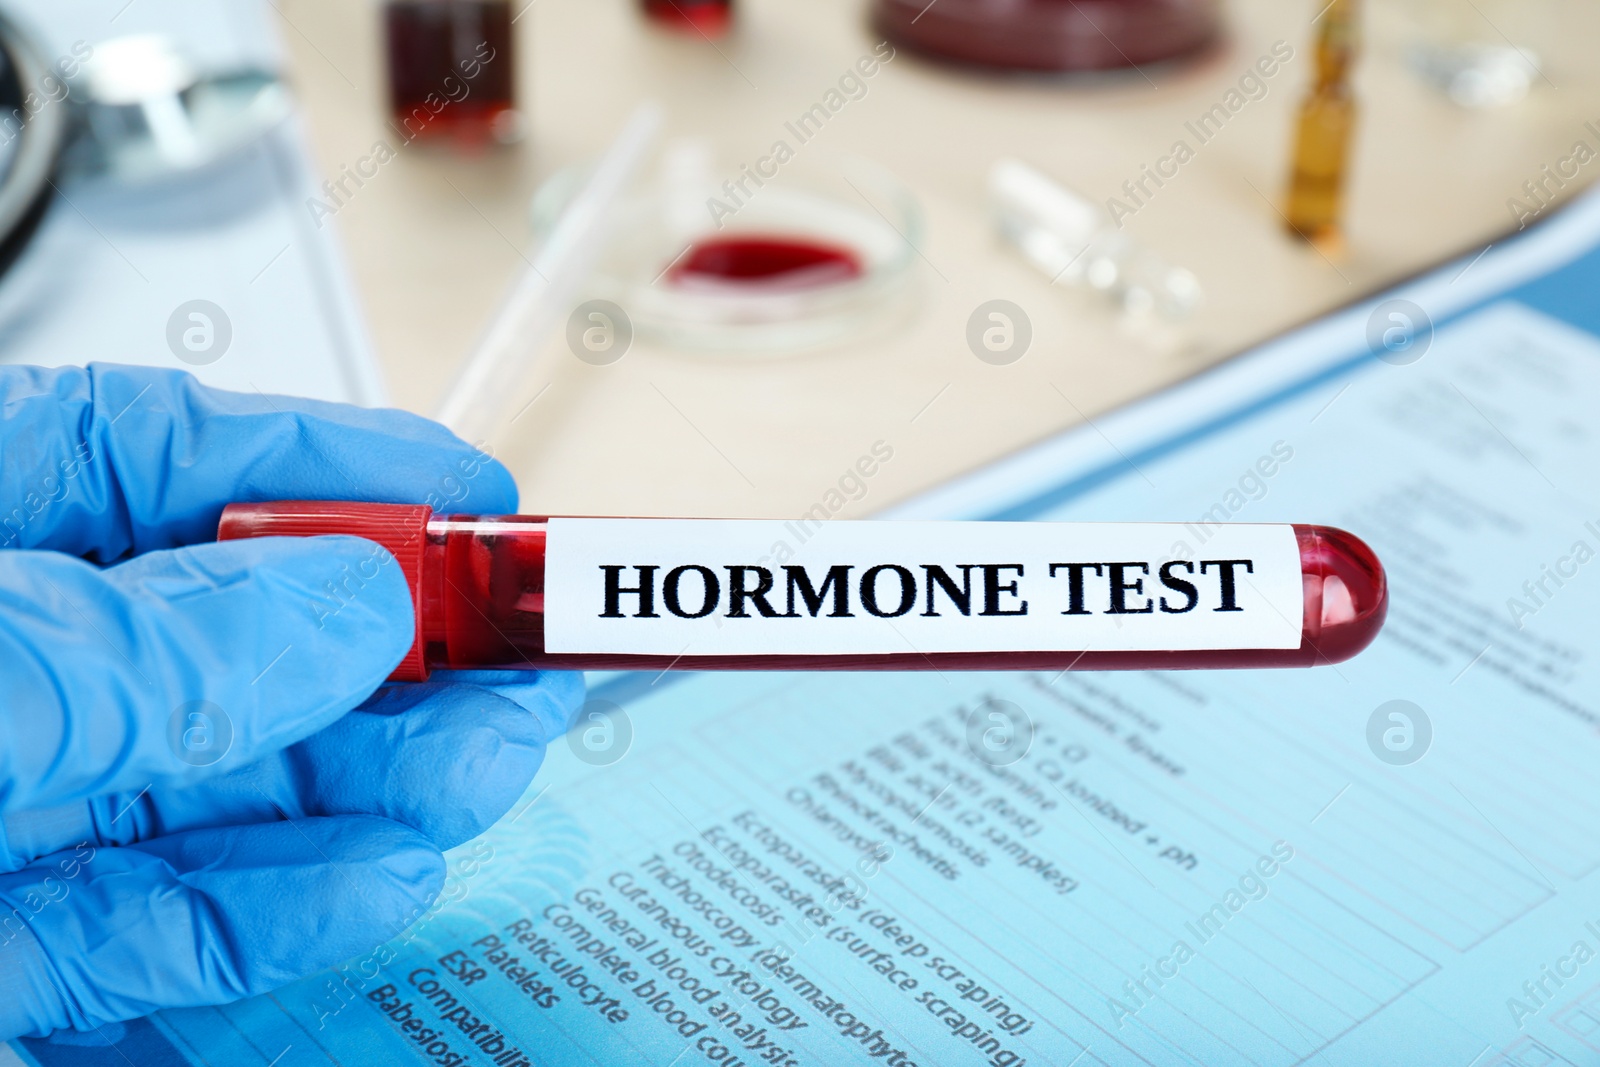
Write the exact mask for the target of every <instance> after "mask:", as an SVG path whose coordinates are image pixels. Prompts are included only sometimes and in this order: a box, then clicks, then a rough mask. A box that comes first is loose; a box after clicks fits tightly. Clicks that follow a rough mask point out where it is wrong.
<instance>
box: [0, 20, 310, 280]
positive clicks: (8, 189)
mask: <svg viewBox="0 0 1600 1067" xmlns="http://www.w3.org/2000/svg"><path fill="white" fill-rule="evenodd" d="M290 110H291V103H290V100H289V93H288V90H287V89H286V88H285V87H284V85H283V82H282V81H281V80H280V79H279V78H278V76H277V75H276V74H275V73H273V72H272V71H268V70H262V69H256V68H245V69H236V70H224V71H207V70H204V69H202V68H201V67H200V65H199V64H197V63H196V62H195V61H194V60H193V59H192V58H190V57H189V56H188V55H187V54H186V53H185V52H184V51H183V49H182V48H181V47H180V46H179V45H178V43H177V42H175V41H174V40H172V39H171V38H168V37H164V36H161V35H158V34H140V35H136V36H129V37H120V38H114V39H112V40H109V41H102V42H100V43H98V44H94V45H92V46H82V45H80V46H77V47H75V48H74V50H73V55H72V56H71V57H70V62H68V61H67V59H66V58H65V57H64V59H63V61H62V62H59V63H56V64H52V63H51V62H50V61H49V60H48V59H47V58H46V50H45V48H43V47H42V46H41V44H40V41H39V38H38V37H37V36H36V35H35V34H33V33H31V32H30V31H29V30H28V29H26V28H25V27H24V26H22V25H21V24H19V23H18V22H17V21H16V20H15V19H14V18H11V17H8V16H6V15H5V14H0V271H3V270H4V269H5V268H7V267H9V266H10V265H11V263H12V262H13V261H14V260H15V259H16V257H17V256H18V255H19V254H20V253H21V251H22V249H23V247H24V246H25V245H26V244H27V242H28V239H29V238H30V237H31V236H32V234H33V231H34V229H35V228H36V227H37V225H38V222H39V220H40V219H41V218H42V217H43V216H44V213H45V210H46V208H47V207H48V205H49V203H50V199H51V196H52V194H53V193H54V192H55V186H56V183H57V179H58V177H59V176H70V177H74V178H77V177H102V178H106V179H110V180H114V181H119V182H126V183H132V184H149V183H152V182H157V181H160V180H161V179H164V178H170V177H175V176H179V175H184V174H191V173H194V172H195V171H198V170H201V169H203V168H205V167H208V166H210V165H212V164H215V163H219V162H222V161H224V160H226V159H228V158H230V157H232V156H234V155H235V154H237V153H238V152H239V151H241V150H242V149H244V148H247V147H248V146H250V145H251V144H253V143H255V142H256V141H257V140H258V139H260V138H261V137H262V136H263V135H264V134H266V133H267V132H268V131H270V130H271V129H273V128H274V127H275V126H277V125H278V124H279V123H281V122H282V121H283V120H284V119H286V118H287V117H288V115H289V113H290Z"/></svg>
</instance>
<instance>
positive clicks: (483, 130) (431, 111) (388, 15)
mask: <svg viewBox="0 0 1600 1067" xmlns="http://www.w3.org/2000/svg"><path fill="white" fill-rule="evenodd" d="M383 14H384V38H385V45H386V50H387V58H388V67H389V110H390V115H391V118H392V121H393V124H394V126H395V127H396V129H397V130H398V131H399V133H400V134H401V136H402V137H404V138H405V140H406V141H407V142H410V141H414V140H418V139H430V140H432V139H440V138H446V137H448V138H451V139H454V140H456V141H457V142H460V143H464V144H468V145H478V144H486V143H489V142H495V141H498V142H501V143H505V142H510V141H514V140H516V139H517V138H518V137H519V136H520V134H521V127H522V120H521V115H520V114H519V113H518V112H517V110H516V91H515V90H516V74H515V69H516V62H515V50H514V47H513V41H512V29H511V24H512V21H513V19H514V16H513V14H512V10H511V3H510V2H509V0H389V2H388V3H386V4H385V5H384V12H383Z"/></svg>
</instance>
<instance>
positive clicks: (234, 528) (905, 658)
mask: <svg viewBox="0 0 1600 1067" xmlns="http://www.w3.org/2000/svg"><path fill="white" fill-rule="evenodd" d="M317 534H352V535H357V536H361V537H366V538H369V539H371V540H373V541H376V542H378V543H379V544H381V545H382V546H383V547H385V548H387V549H388V550H389V552H390V553H392V554H393V556H394V558H395V560H396V561H398V565H399V566H400V568H401V569H402V571H403V572H404V574H405V577H406V579H407V581H408V582H409V584H410V586H411V592H412V602H413V607H414V609H415V615H416V627H417V633H416V641H415V643H414V645H413V647H412V649H411V651H410V653H409V654H408V656H407V657H406V659H405V660H404V661H403V662H402V663H401V664H400V666H399V667H398V668H397V669H396V671H395V673H394V675H393V677H394V678H395V679H396V680H401V681H414V680H419V679H423V678H426V677H427V675H428V672H429V671H430V670H433V669H446V668H570V669H580V670H585V669H587V670H632V669H640V670H670V669H679V670H912V671H914V670H930V669H931V670H984V671H991V670H1174V669H1219V668H1254V667H1312V666H1317V665H1320V664H1327V663H1337V662H1340V661H1342V660H1345V659H1349V658H1350V657H1351V656H1354V655H1355V654H1356V653H1358V652H1360V651H1361V650H1362V649H1364V648H1366V647H1367V645H1369V644H1370V643H1371V642H1372V640H1373V639H1374V638H1375V637H1376V636H1377V634H1378V630H1379V628H1380V627H1381V626H1382V625H1383V620H1384V616H1385V614H1386V612H1387V609H1388V587H1387V582H1386V579H1385V576H1384V571H1383V567H1382V565H1381V564H1379V562H1378V559H1377V557H1376V556H1375V555H1374V554H1373V552H1372V550H1371V549H1370V548H1368V547H1367V545H1366V544H1365V543H1363V542H1362V541H1361V540H1359V539H1358V538H1356V537H1355V536H1353V535H1351V534H1349V533H1346V532H1344V531H1343V530H1337V529H1333V528H1331V527H1326V526H1301V525H1296V526H1289V525H1265V524H1262V525H1256V524H1225V525H1221V526H1215V527H1210V528H1208V531H1207V538H1206V540H1205V542H1204V544H1203V545H1196V546H1194V548H1193V549H1191V546H1190V545H1189V544H1188V543H1186V541H1185V539H1186V538H1189V539H1191V540H1196V539H1193V538H1192V535H1191V534H1190V533H1189V528H1188V527H1186V526H1183V525H1180V524H1169V523H1048V522H1046V523H990V522H842V521H830V522H821V521H816V522H806V521H805V520H795V521H791V522H784V521H780V520H742V519H580V518H570V519H568V518H542V517H536V516H528V515H477V516H470V515H449V516H441V515H435V514H433V512H432V510H431V509H430V508H428V507H426V506H412V505H393V504H364V503H340V502H327V501H284V502H278V503H266V504H233V505H230V506H229V507H228V508H227V509H226V510H225V511H224V512H223V515H222V521H221V524H220V526H219V529H218V538H219V539H220V540H230V539H234V538H240V537H263V536H310V535H317ZM386 565H392V561H390V560H389V559H388V558H387V557H375V560H374V563H373V564H372V573H371V574H364V575H355V576H349V577H350V579H351V580H342V581H335V582H333V583H332V587H331V589H330V597H332V598H334V599H338V598H339V597H342V596H349V595H359V593H358V592H352V590H357V589H359V585H360V583H361V582H362V581H365V580H370V579H372V578H373V577H375V576H376V573H377V569H378V568H380V567H382V566H386Z"/></svg>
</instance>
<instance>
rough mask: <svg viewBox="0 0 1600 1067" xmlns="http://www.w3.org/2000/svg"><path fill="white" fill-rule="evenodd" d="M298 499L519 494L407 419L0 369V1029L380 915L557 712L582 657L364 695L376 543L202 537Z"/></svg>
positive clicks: (501, 505) (386, 586)
mask: <svg viewBox="0 0 1600 1067" xmlns="http://www.w3.org/2000/svg"><path fill="white" fill-rule="evenodd" d="M297 498H298V499H370V500H376V501H387V502H397V503H433V504H435V505H436V506H443V507H447V508H448V509H450V510H460V511H467V510H470V511H476V512H486V513H497V512H511V511H514V510H515V509H516V488H515V486H514V485H513V483H512V480H511V477H510V475H509V474H507V472H506V471H505V469H504V468H503V467H501V466H500V465H499V464H498V463H496V462H494V461H492V460H489V459H487V458H486V457H484V456H482V455H481V454H479V453H477V452H475V451H474V450H473V449H471V448H469V447H468V446H466V445H465V444H463V443H462V442H460V441H458V440H457V439H455V438H454V437H453V436H451V435H450V434H449V433H448V432H446V431H445V430H443V429H442V428H440V427H439V426H437V425H435V424H433V423H430V422H427V421H425V420H423V419H420V418H416V417H414V416H411V415H406V414H404V413H401V412H395V411H365V410H360V409H356V408H348V407H343V406H339V405H334V404H320V403H314V402H308V401H301V400H288V399H284V398H279V397H266V396H260V395H255V396H247V395H238V394H229V393H221V392H213V391H210V390H207V389H204V388H202V387H201V386H200V385H198V384H197V383H196V382H195V381H194V380H193V379H192V378H190V377H189V376H188V375H185V374H180V373H172V372H163V371H153V370H142V369H135V368H127V367H113V366H95V367H91V368H90V369H89V370H87V371H84V370H79V369H64V370H59V371H46V370H38V369H33V368H21V367H8V368H0V545H3V546H4V548H3V549H0V1038H10V1037H14V1036H18V1035H24V1034H43V1033H46V1032H48V1031H50V1030H53V1029H57V1028H62V1027H75V1028H77V1029H82V1030H86V1029H90V1028H94V1027H97V1026H100V1025H101V1024H104V1023H106V1022H109V1021H113V1020H121V1019H128V1018H133V1017H136V1016H140V1015H145V1014H147V1013H149V1012H151V1011H154V1010H156V1009H159V1008H166V1007H179V1006H191V1005H201V1004H216V1003H222V1002H226V1001H230V1000H235V999H238V998H240V997H245V996H250V995H253V994H256V993H261V992H264V991H266V990H269V989H272V988H274V987H276V986H279V985H282V984H284V983H286V982H289V981H292V980H294V979H296V978H299V977H301V976H303V975H305V974H307V973H310V972H312V971H315V970H318V969H320V968H323V967H326V966H328V965H330V964H333V963H336V962H338V961H340V960H344V959H347V958H349V957H350V956H353V955H355V954H357V953H359V952H363V951H366V950H367V949H370V948H371V947H373V946H374V945H376V944H378V943H380V942H382V941H384V940H386V939H388V938H391V937H393V936H394V935H396V934H398V933H399V932H400V931H401V930H403V929H404V928H405V927H406V926H407V925H409V923H410V922H411V921H412V920H414V919H415V918H416V917H418V916H419V915H420V913H421V912H422V911H423V910H424V909H426V907H427V906H428V904H429V903H430V902H431V901H432V900H433V898H434V897H435V896H436V895H437V893H438V892H439V890H440V888H441V886H442V884H443V879H444V861H443V859H442V857H441V856H440V852H441V850H443V849H447V848H450V847H452V846H454V845H457V844H460V843H461V842H463V841H466V840H468V839H470V838H472V837H474V836H476V835H477V834H478V833H480V832H481V831H482V830H484V829H485V828H486V827H487V826H489V825H490V824H491V823H492V822H493V821H494V820H496V819H497V818H499V817H500V816H501V815H502V814H504V813H505V812H506V810H507V809H508V808H509V807H510V806H511V805H512V804H513V803H515V801H516V799H517V798H518V797H519V796H520V795H521V794H522V792H523V790H524V789H525V788H526V786H527V784H528V782H529V781H530V780H531V779H532V777H533V774H534V772H535V770H537V768H538V766H539V763H540V761H541V760H542V759H543V756H544V749H545V745H546V743H547V742H548V741H549V740H551V739H552V738H554V737H557V736H559V735H560V734H561V733H563V732H564V731H565V730H566V728H567V726H568V723H569V719H570V718H571V716H572V715H573V714H574V712H575V710H576V707H577V705H578V703H579V701H580V699H581V694H582V680H581V677H580V676H577V675H568V674H545V675H533V674H504V675H456V676H454V677H450V678H446V677H445V676H437V679H436V681H434V682H431V683H429V684H426V685H403V686H390V687H385V688H382V689H379V686H380V685H381V683H382V682H383V681H384V678H385V677H386V676H387V675H388V673H389V671H390V670H391V669H392V668H393V667H394V666H395V665H396V664H397V663H398V662H399V661H400V658H401V657H402V656H403V655H404V653H405V651H406V649H407V647H408V646H409V645H410V643H411V638H412V626H413V620H412V611H411V604H410V599H409V595H408V594H407V591H406V585H405V580H404V578H403V577H402V576H401V574H400V568H399V566H398V565H397V564H396V563H394V561H393V560H392V559H388V558H387V557H386V556H384V555H383V554H382V552H381V550H379V549H377V546H375V545H373V544H371V543H370V542H367V541H363V540H360V539H358V538H348V537H343V538H309V539H291V538H264V539H261V540H256V541H234V542H228V543H224V544H212V543H207V542H210V541H211V539H212V538H213V537H214V536H215V533H216V525H217V518H218V515H219V514H220V512H221V510H222V507H223V505H224V504H227V503H228V502H230V501H235V500H240V501H259V500H275V499H297ZM186 545H193V546H194V547H182V546H186ZM375 551H376V552H378V553H380V557H379V558H385V559H387V564H386V565H383V566H378V567H376V571H377V574H376V577H373V578H371V579H370V580H367V581H366V582H365V584H361V585H359V586H353V585H351V584H350V583H348V582H346V578H347V572H346V571H345V570H344V568H345V567H348V568H350V571H354V572H356V573H357V574H362V573H366V574H370V573H372V572H373V570H374V566H373V564H372V562H371V560H372V559H373V555H374V552H375ZM86 560H87V561H90V562H86ZM119 561H120V562H119ZM330 583H334V585H335V586H339V585H342V586H343V587H344V589H345V590H346V592H345V593H344V594H343V597H342V606H340V607H339V608H338V610H330V607H329V605H330V603H332V604H339V603H341V601H337V600H335V601H330V600H329V588H330ZM352 588H353V589H354V592H353V593H350V592H348V590H350V589H352ZM507 683H509V684H507ZM374 690H378V691H377V693H376V695H373V694H374ZM369 698H370V699H369ZM363 702H365V703H363ZM352 708H354V709H356V710H354V711H352V710H351V709H352ZM219 709H220V710H219ZM195 714H199V715H201V716H204V717H203V718H198V719H197V718H192V716H193V715H195ZM175 717H176V721H175ZM185 731H189V733H188V734H187V737H185ZM230 733H231V742H229V741H228V739H227V737H226V736H225V735H227V734H230ZM225 743H226V744H225ZM223 747H226V748H227V753H226V755H225V756H223V757H222V758H221V759H220V760H219V761H217V762H215V763H214V764H213V765H211V766H208V767H199V766H195V765H194V764H196V763H203V762H207V761H209V760H211V759H212V758H214V756H215V753H216V752H217V751H218V750H219V749H221V748H223Z"/></svg>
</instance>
